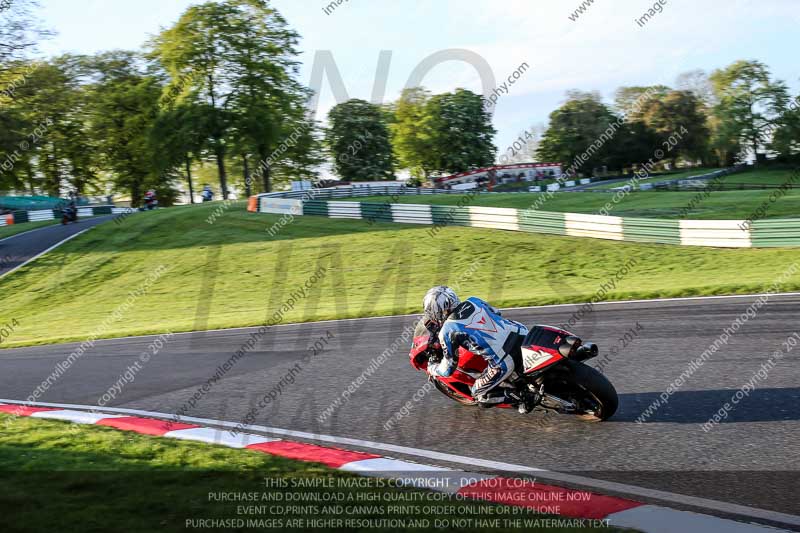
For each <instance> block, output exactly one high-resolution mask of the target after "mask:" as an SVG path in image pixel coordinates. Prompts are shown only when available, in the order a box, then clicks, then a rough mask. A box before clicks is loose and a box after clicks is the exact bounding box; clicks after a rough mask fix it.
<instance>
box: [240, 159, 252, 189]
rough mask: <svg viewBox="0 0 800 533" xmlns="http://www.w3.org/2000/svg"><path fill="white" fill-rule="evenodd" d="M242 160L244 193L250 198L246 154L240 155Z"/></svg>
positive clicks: (248, 169) (248, 167)
mask: <svg viewBox="0 0 800 533" xmlns="http://www.w3.org/2000/svg"><path fill="white" fill-rule="evenodd" d="M242 161H243V162H244V195H245V196H246V197H247V198H250V195H251V194H252V189H251V187H250V166H249V165H248V164H247V154H244V155H242Z"/></svg>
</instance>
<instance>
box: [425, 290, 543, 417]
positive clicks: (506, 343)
mask: <svg viewBox="0 0 800 533" xmlns="http://www.w3.org/2000/svg"><path fill="white" fill-rule="evenodd" d="M527 333H528V329H527V328H526V327H525V326H524V325H522V324H520V323H519V322H515V321H513V320H508V319H506V318H503V317H502V316H500V312H499V311H498V310H497V309H495V308H494V307H492V306H490V305H489V304H488V303H486V302H484V301H483V300H481V299H480V298H475V297H471V298H467V299H466V300H465V301H463V302H461V304H459V305H458V307H456V308H455V309H454V310H453V311H452V312H451V313H450V316H448V317H447V320H445V322H444V324H442V327H441V329H440V330H439V342H440V344H441V346H442V352H443V358H442V361H441V362H440V363H439V364H438V365H436V366H435V367H434V368H432V369H431V373H434V374H436V375H439V376H442V377H448V376H450V375H452V373H453V372H454V371H455V369H456V366H458V349H459V347H463V348H464V349H466V350H469V351H470V352H472V353H474V354H476V355H480V356H481V357H483V358H484V359H485V360H486V362H487V363H488V366H487V367H486V370H484V372H483V373H482V374H481V375H480V377H479V378H478V379H477V380H476V381H475V383H474V384H473V386H472V396H473V398H475V399H476V400H478V401H479V402H481V403H502V402H503V401H505V399H506V397H505V394H504V392H503V391H502V390H498V389H496V387H497V386H498V385H499V384H500V383H502V382H503V381H504V380H506V379H507V378H508V377H509V376H510V375H511V373H512V372H513V371H514V359H513V357H512V355H511V351H512V350H513V346H514V345H515V341H516V340H517V339H520V338H521V337H524V336H525V335H526V334H527ZM517 346H518V344H517Z"/></svg>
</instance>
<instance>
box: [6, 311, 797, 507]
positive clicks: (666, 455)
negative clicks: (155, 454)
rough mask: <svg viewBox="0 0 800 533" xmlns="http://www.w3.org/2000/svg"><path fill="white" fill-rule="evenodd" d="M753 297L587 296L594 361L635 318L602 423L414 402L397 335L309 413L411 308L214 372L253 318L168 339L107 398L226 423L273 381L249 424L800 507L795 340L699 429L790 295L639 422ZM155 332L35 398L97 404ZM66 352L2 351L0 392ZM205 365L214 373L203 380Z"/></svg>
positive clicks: (791, 314)
mask: <svg viewBox="0 0 800 533" xmlns="http://www.w3.org/2000/svg"><path fill="white" fill-rule="evenodd" d="M754 300H755V297H752V296H748V297H741V298H719V299H714V298H712V299H696V300H694V299H693V300H673V301H669V300H667V301H653V302H638V303H637V302H633V303H612V304H605V305H598V306H596V307H595V310H594V312H592V313H590V314H588V315H586V316H584V317H583V318H582V320H580V321H579V323H578V324H577V325H576V326H575V327H574V328H573V329H574V331H576V332H577V333H579V334H581V335H582V336H584V337H585V338H587V339H590V340H593V341H595V342H597V343H598V344H599V345H600V347H601V357H602V355H603V354H604V353H607V352H608V350H609V349H610V348H612V347H615V346H617V347H619V346H621V342H620V340H619V339H620V337H622V336H623V335H624V333H625V332H626V331H628V330H629V329H630V328H636V324H637V322H638V324H639V325H640V331H639V334H638V336H637V337H636V338H635V339H634V340H633V342H631V343H630V344H629V345H628V346H627V347H625V348H624V349H622V350H620V352H619V353H618V354H617V355H615V356H614V357H613V358H611V359H610V361H609V362H608V363H607V366H606V367H605V370H604V371H605V374H606V375H607V376H608V377H609V379H610V380H611V381H612V382H613V383H614V385H615V386H616V388H617V390H618V392H619V393H620V408H619V411H618V412H617V414H616V415H615V416H614V417H613V418H612V419H611V420H609V421H607V422H603V423H590V422H585V421H581V420H578V419H576V418H574V417H570V416H566V415H555V416H552V415H551V416H549V417H544V416H543V415H541V414H533V415H520V414H518V413H516V412H515V411H512V410H501V409H481V408H477V407H467V406H462V405H459V404H456V403H455V402H452V401H451V400H449V399H447V398H445V397H444V396H443V395H441V394H440V393H438V392H437V391H435V390H434V391H431V392H430V393H428V394H426V395H424V397H423V398H422V399H421V400H419V401H416V402H415V401H414V400H413V397H414V394H415V393H416V392H417V391H419V390H420V388H421V387H422V386H423V385H424V384H425V376H424V374H423V373H421V372H417V371H414V370H413V369H412V368H411V367H410V365H409V364H408V357H407V346H406V344H403V346H402V347H401V348H399V349H398V350H397V351H396V352H394V353H392V354H391V355H389V356H388V357H387V358H386V361H385V362H384V363H383V364H380V365H377V369H376V370H375V371H374V373H373V374H371V375H368V376H367V377H366V379H363V380H362V382H361V384H360V385H358V386H357V387H355V388H356V390H355V392H353V393H352V394H351V395H350V398H349V400H348V401H343V402H342V403H341V405H340V406H339V407H338V408H336V409H335V411H334V412H333V414H332V415H331V416H330V417H329V418H328V419H326V420H323V421H320V420H319V416H320V414H321V413H322V412H323V411H324V410H325V409H326V408H327V407H328V406H330V405H331V404H332V402H335V401H336V399H337V398H339V399H340V400H341V399H342V393H343V391H345V390H346V389H347V388H348V387H349V386H351V384H352V383H354V382H356V381H357V380H358V378H359V376H361V375H362V373H364V371H365V369H367V368H369V367H370V362H371V361H372V360H373V358H377V357H379V356H380V354H381V352H383V351H384V350H385V349H386V348H387V347H388V346H390V345H391V344H392V343H393V342H394V341H396V340H397V339H398V337H399V336H400V335H401V333H402V331H403V329H404V327H406V326H407V325H409V324H411V323H412V322H413V320H414V317H387V318H376V319H364V320H343V321H336V322H319V323H311V324H305V325H303V324H300V325H285V326H277V327H273V328H271V329H270V330H268V332H267V334H266V335H265V336H264V338H263V339H262V340H261V341H260V342H259V343H257V344H256V346H255V347H254V348H253V349H252V350H251V351H250V352H248V353H247V355H245V356H244V357H243V358H241V359H240V360H239V361H238V362H237V363H236V364H235V365H234V366H233V367H232V368H231V369H230V370H229V371H228V372H227V373H224V375H222V376H221V377H220V376H219V370H218V369H219V367H220V366H221V365H223V364H224V363H225V362H226V361H228V360H229V359H230V358H231V355H232V354H233V353H234V352H235V351H236V350H237V349H239V348H240V347H241V346H242V345H244V344H245V343H246V342H247V340H248V339H249V338H250V334H251V333H252V332H253V331H254V330H253V329H235V330H223V331H210V332H197V333H187V334H176V335H175V336H173V337H172V338H171V339H170V340H169V342H168V343H167V344H166V346H165V347H164V348H163V349H162V350H161V351H160V352H159V353H158V354H157V355H156V356H155V357H153V359H152V360H150V362H149V363H147V364H146V365H144V366H143V368H142V369H141V370H140V371H138V373H137V374H136V375H135V380H134V381H133V382H132V383H127V384H126V385H125V386H124V387H123V388H122V390H121V392H120V393H119V394H118V396H117V397H116V398H115V399H114V400H112V401H109V402H108V403H107V406H113V407H126V408H134V409H144V410H151V411H160V412H169V413H174V412H177V411H179V410H180V409H181V408H182V406H184V405H186V404H187V403H188V402H189V401H190V399H191V398H192V396H193V395H195V393H196V392H198V391H199V390H200V389H201V387H203V385H204V384H207V383H210V386H209V390H208V392H207V393H205V394H204V395H203V396H202V397H201V398H200V400H199V401H197V402H196V405H195V406H194V407H193V408H189V409H188V410H187V411H186V412H185V414H187V415H189V416H197V417H206V418H213V419H217V420H228V421H233V422H238V421H241V420H243V419H244V418H245V416H246V415H247V413H248V411H249V410H250V409H251V408H254V407H257V405H258V402H259V399H261V398H262V397H263V396H264V395H265V394H267V393H269V392H270V391H271V390H272V391H277V390H278V386H279V384H280V383H281V382H282V383H283V386H281V387H280V393H277V392H274V393H273V396H274V397H275V400H274V401H272V402H270V403H269V404H268V405H267V406H266V407H265V408H263V409H260V408H259V409H258V413H257V416H256V418H255V420H254V422H253V423H255V424H259V425H264V426H271V427H279V428H287V429H292V430H298V431H308V432H313V433H320V434H328V435H335V436H339V437H351V438H358V439H364V440H370V441H377V442H383V443H390V444H397V445H402V446H410V447H415V448H421V449H427V450H436V451H440V452H446V453H451V454H459V455H464V456H470V457H478V458H481V459H489V460H495V461H502V462H507V463H512V464H520V465H526V466H531V467H537V468H544V469H548V470H553V471H559V472H568V473H571V474H578V475H583V476H588V477H592V478H597V479H603V480H610V481H617V482H621V483H627V484H630V485H637V486H641V487H646V488H653V489H659V490H664V491H670V492H675V493H679V494H685V495H690V496H698V497H703V498H709V499H714V500H720V501H724V502H730V503H736V504H740V505H748V506H752V507H757V508H762V509H767V510H772V511H778V512H782V513H788V514H793V515H800V504H799V503H798V500H797V493H798V489H799V488H800V475H798V474H800V442H799V440H800V439H798V437H800V414H798V407H800V385H799V383H800V380H799V379H798V378H800V363H799V362H798V356H799V355H800V345H798V347H797V348H796V349H795V351H793V352H790V353H789V354H787V355H786V356H785V357H784V358H783V359H782V360H780V361H779V362H778V364H777V366H775V368H773V369H772V370H771V371H770V372H769V374H768V376H767V378H766V379H764V380H763V381H760V382H758V384H757V386H756V389H755V390H753V391H752V392H750V394H749V395H748V396H747V397H745V398H743V399H742V400H741V401H740V402H739V404H738V405H736V406H735V409H734V410H733V411H732V412H731V413H730V414H729V416H728V418H727V419H726V420H724V421H723V422H722V423H721V424H719V425H718V426H716V427H715V428H714V429H712V430H711V431H709V432H704V431H703V430H702V429H701V424H703V423H704V422H706V421H708V419H709V418H710V417H711V416H712V415H713V414H714V413H715V412H717V410H718V409H720V407H721V406H722V405H724V404H725V402H729V401H730V400H731V398H732V397H733V396H734V394H735V393H736V391H737V390H739V389H740V388H741V387H742V386H743V385H744V384H745V383H747V382H748V380H750V379H751V377H752V376H753V374H754V373H756V372H758V371H759V369H760V368H761V365H762V363H764V362H765V361H766V360H767V358H768V357H769V355H770V354H771V353H772V352H773V351H774V350H780V349H782V342H783V341H785V340H786V339H787V338H788V337H789V336H790V335H792V334H793V333H794V332H795V331H798V330H800V296H793V295H785V296H772V297H770V300H769V303H768V304H767V305H765V306H764V307H762V308H761V309H760V311H759V312H758V314H757V316H756V317H755V318H752V319H750V320H748V321H747V322H746V323H745V325H744V326H743V327H742V328H741V329H739V331H738V333H736V334H735V335H734V336H733V337H731V339H730V340H729V342H728V344H727V345H723V346H722V348H721V349H720V350H719V351H717V352H716V353H715V354H714V355H713V356H712V357H711V358H710V359H709V361H708V362H706V363H705V364H704V365H703V366H702V367H700V368H699V369H698V370H697V371H696V372H694V374H693V375H692V376H691V377H690V378H689V379H688V380H687V381H686V383H685V384H684V385H683V386H682V387H681V388H679V390H678V391H677V392H676V393H674V394H673V395H672V396H671V398H670V400H669V403H668V404H666V405H663V406H661V407H660V408H659V409H658V410H657V411H656V412H655V413H654V414H652V416H651V417H649V418H648V419H647V420H646V421H645V422H644V423H637V422H636V419H637V417H639V415H640V414H641V413H642V411H643V410H644V409H645V408H646V407H647V406H648V405H650V403H651V402H652V401H653V400H654V399H656V398H657V397H658V396H659V395H660V394H661V393H662V392H663V391H664V390H665V389H666V388H667V386H668V385H669V384H670V383H671V382H672V381H673V380H674V379H675V378H677V377H678V376H679V375H680V374H681V372H682V371H684V370H685V369H686V368H687V364H688V362H689V361H690V360H693V359H695V358H697V357H698V356H699V355H700V354H701V353H702V352H703V351H704V350H705V349H706V348H707V347H708V346H709V345H710V344H711V343H713V342H714V340H715V339H716V338H717V337H718V336H719V335H720V334H721V333H722V330H723V329H724V328H726V327H728V326H730V324H731V323H732V322H733V321H734V320H735V319H736V318H737V317H739V316H740V315H741V314H742V313H743V312H745V310H746V309H747V307H748V306H750V304H751V303H752V302H753V301H754ZM576 309H577V307H575V306H553V307H543V308H533V309H516V310H508V311H505V312H504V314H505V315H506V316H508V317H510V318H513V319H516V320H519V321H522V322H524V323H527V324H536V323H545V324H563V323H566V322H567V321H568V320H569V319H570V317H571V316H572V315H573V313H574V312H575V310H576ZM325 337H327V338H329V342H328V345H327V346H326V347H325V348H324V350H323V351H322V352H321V353H319V354H318V355H316V356H312V354H311V352H310V351H309V347H310V346H311V345H313V343H314V342H315V341H316V340H318V339H320V338H325ZM331 337H332V338H331ZM152 341H153V337H139V338H125V339H115V340H106V341H98V342H97V343H96V345H95V346H94V347H93V348H92V349H90V350H89V351H88V352H87V353H86V354H85V355H84V356H83V357H81V358H80V359H78V360H77V361H76V362H75V364H74V365H73V366H72V367H71V368H70V369H69V370H68V371H67V372H66V373H65V374H64V375H63V376H61V377H60V378H59V379H58V380H57V381H56V382H55V384H54V385H53V386H51V387H50V388H49V389H48V390H47V391H46V392H45V393H44V394H43V395H42V396H40V397H39V398H38V401H45V402H55V403H74V404H87V405H95V404H97V403H98V401H99V400H100V398H101V397H102V396H103V395H104V394H105V393H106V392H107V391H108V390H109V389H110V388H111V387H112V385H113V384H114V383H116V382H117V381H118V380H119V379H120V376H121V375H122V374H123V373H124V372H125V371H126V369H127V368H129V367H130V366H131V365H133V364H134V363H135V362H136V361H137V360H138V357H139V355H140V354H141V353H142V351H144V350H146V349H147V346H148V345H149V344H150V343H151V342H152ZM76 347H77V344H66V345H55V346H42V347H30V348H19V349H13V350H4V351H2V352H0V397H2V398H9V399H20V400H24V399H26V398H27V397H28V396H29V395H30V394H31V393H32V391H33V390H34V389H35V388H36V387H37V386H38V385H40V384H41V383H42V381H43V380H44V379H46V377H47V376H48V375H49V374H50V373H51V372H53V370H54V368H55V365H56V364H58V363H59V362H61V361H63V360H64V359H65V358H66V357H67V356H68V355H69V354H70V353H71V352H72V351H73V350H75V348H76ZM604 348H605V349H604ZM594 364H596V363H594ZM295 365H299V366H295ZM292 367H294V368H295V370H294V371H292V370H291V369H292ZM374 367H375V366H374V365H373V368H374ZM298 368H299V370H298ZM215 374H217V377H218V379H217V380H214V379H213V378H212V376H214V375H215ZM290 374H291V375H292V377H291V379H288V378H287V376H289V375H290ZM209 380H211V381H209ZM289 381H293V383H289ZM409 401H410V402H411V404H410V406H411V408H410V409H409V411H408V414H407V415H406V416H403V417H402V418H400V419H399V420H398V421H397V424H396V426H395V427H393V428H391V429H386V428H385V427H384V424H385V423H386V422H387V420H389V419H390V418H392V417H393V416H395V415H396V413H398V411H399V410H400V409H401V408H402V407H403V406H404V405H405V404H406V402H409ZM395 418H397V417H396V416H395ZM412 459H414V458H412Z"/></svg>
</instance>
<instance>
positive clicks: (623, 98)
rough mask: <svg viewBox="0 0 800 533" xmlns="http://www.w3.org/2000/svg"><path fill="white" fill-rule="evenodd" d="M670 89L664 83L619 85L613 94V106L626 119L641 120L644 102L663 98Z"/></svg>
mask: <svg viewBox="0 0 800 533" xmlns="http://www.w3.org/2000/svg"><path fill="white" fill-rule="evenodd" d="M670 90H671V89H670V88H669V87H667V86H666V85H651V86H649V87H641V86H635V87H620V88H619V89H617V92H616V93H615V95H614V107H615V108H616V112H617V113H619V114H620V115H622V116H624V117H625V119H626V120H628V121H631V122H633V121H636V120H641V117H642V112H643V107H644V106H645V104H646V103H647V102H649V101H651V100H653V99H658V98H663V97H664V96H666V95H667V93H669V91H670Z"/></svg>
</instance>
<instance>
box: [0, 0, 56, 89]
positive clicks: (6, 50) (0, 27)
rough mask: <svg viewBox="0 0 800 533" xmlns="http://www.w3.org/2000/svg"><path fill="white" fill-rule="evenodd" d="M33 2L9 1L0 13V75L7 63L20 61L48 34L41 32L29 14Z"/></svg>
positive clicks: (28, 0) (29, 0)
mask: <svg viewBox="0 0 800 533" xmlns="http://www.w3.org/2000/svg"><path fill="white" fill-rule="evenodd" d="M36 5H37V2H36V1H35V0H10V1H9V2H8V3H7V4H4V9H3V10H2V11H1V12H0V73H2V72H3V71H4V70H5V68H6V66H7V65H8V63H9V62H11V61H14V60H20V59H23V58H24V57H25V55H26V54H27V52H29V51H30V50H31V49H33V48H35V46H36V43H37V41H38V40H39V39H41V38H43V37H47V36H49V35H50V32H48V31H45V30H42V29H41V27H39V25H38V22H37V21H36V19H35V18H34V17H33V14H32V13H31V10H32V8H34V7H35V6H36Z"/></svg>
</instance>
